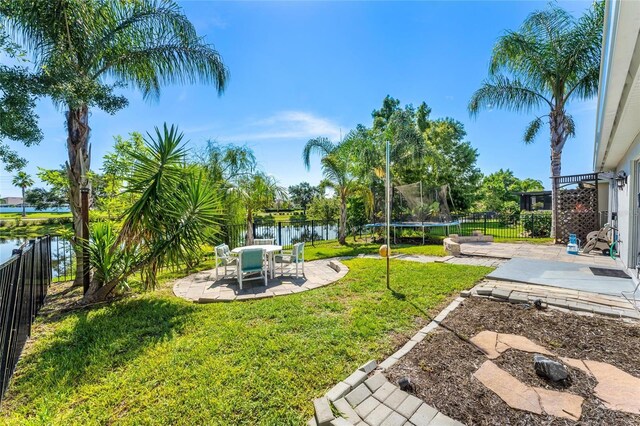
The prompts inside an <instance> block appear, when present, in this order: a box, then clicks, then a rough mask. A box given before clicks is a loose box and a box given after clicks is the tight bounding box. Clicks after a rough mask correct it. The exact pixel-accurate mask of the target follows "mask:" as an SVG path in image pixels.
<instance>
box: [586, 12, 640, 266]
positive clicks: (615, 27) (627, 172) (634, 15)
mask: <svg viewBox="0 0 640 426" xmlns="http://www.w3.org/2000/svg"><path fill="white" fill-rule="evenodd" d="M605 7H606V14H605V24H604V40H603V49H602V62H601V67H600V88H599V92H598V103H597V117H596V137H595V147H594V161H593V167H594V170H595V171H597V172H609V173H608V176H609V177H610V178H611V181H610V187H609V197H608V198H609V199H608V210H609V217H608V220H609V222H611V223H613V224H614V225H615V226H617V227H618V229H619V239H620V241H621V242H620V246H619V251H620V259H621V260H622V262H623V263H624V264H625V265H626V266H627V267H628V268H631V269H633V268H636V266H637V265H638V263H639V260H640V258H639V253H640V72H639V66H640V38H639V34H640V1H621V0H607V2H606V6H605ZM601 175H602V176H604V175H605V173H603V174H601Z"/></svg>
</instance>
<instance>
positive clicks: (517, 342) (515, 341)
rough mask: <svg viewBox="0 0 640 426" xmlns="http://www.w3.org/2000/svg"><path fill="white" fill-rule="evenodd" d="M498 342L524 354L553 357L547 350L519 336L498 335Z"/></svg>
mask: <svg viewBox="0 0 640 426" xmlns="http://www.w3.org/2000/svg"><path fill="white" fill-rule="evenodd" d="M498 342H500V343H504V344H505V345H507V346H509V347H511V348H513V349H517V350H520V351H523V352H531V353H539V354H544V355H553V354H552V353H551V352H549V351H548V350H547V349H546V348H544V347H542V346H540V345H538V344H536V343H533V342H532V341H531V340H529V339H527V338H526V337H524V336H518V335H516V334H502V333H499V334H498Z"/></svg>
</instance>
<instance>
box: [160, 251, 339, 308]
mask: <svg viewBox="0 0 640 426" xmlns="http://www.w3.org/2000/svg"><path fill="white" fill-rule="evenodd" d="M330 264H333V266H334V268H335V269H334V268H332V267H331V266H329V265H330ZM223 269H224V268H222V267H220V268H219V271H218V272H219V273H220V276H221V277H222V274H223V273H224V271H223ZM336 269H337V270H336ZM304 271H305V275H304V276H302V275H301V276H300V278H296V277H295V276H293V275H284V276H280V275H279V271H278V270H276V277H275V278H274V279H270V280H269V282H268V285H267V286H266V287H265V285H264V284H263V282H262V281H260V280H252V281H246V282H244V283H243V289H242V290H240V289H239V288H238V282H237V281H236V279H235V278H225V279H220V280H218V281H216V271H215V269H209V270H206V271H202V272H198V273H195V274H192V275H189V276H187V277H184V278H181V279H179V280H176V281H175V283H174V284H173V293H174V294H175V295H176V296H178V297H182V298H183V299H187V300H189V301H192V302H197V303H211V302H230V301H233V300H250V299H262V298H265V297H275V296H284V295H287V294H293V293H300V292H302V291H306V290H312V289H314V288H318V287H323V286H325V285H328V284H331V283H333V282H335V281H337V280H339V279H340V278H342V277H344V276H345V275H346V274H347V272H349V268H347V267H346V266H345V265H344V264H342V263H341V262H340V261H338V260H336V259H324V260H314V261H311V262H305V264H304Z"/></svg>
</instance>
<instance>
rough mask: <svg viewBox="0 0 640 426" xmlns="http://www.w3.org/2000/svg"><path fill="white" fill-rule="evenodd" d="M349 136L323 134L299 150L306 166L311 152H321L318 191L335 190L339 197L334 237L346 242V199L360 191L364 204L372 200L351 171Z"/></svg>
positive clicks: (308, 163) (367, 190)
mask: <svg viewBox="0 0 640 426" xmlns="http://www.w3.org/2000/svg"><path fill="white" fill-rule="evenodd" d="M350 141H351V139H350V137H349V135H347V137H346V138H345V141H343V142H340V143H333V142H331V141H330V140H329V139H327V138H325V137H319V138H315V139H310V140H309V141H308V142H307V144H306V145H305V147H304V150H303V152H302V159H303V161H304V164H305V166H306V167H307V169H309V168H310V167H311V154H313V153H318V154H319V155H321V157H322V158H321V159H320V163H321V165H322V174H323V175H324V179H323V180H322V182H320V189H321V192H324V190H325V188H331V189H333V190H334V191H335V193H336V195H337V197H338V199H339V200H340V221H339V224H338V241H339V242H340V244H343V245H344V244H346V243H347V200H348V199H349V197H350V196H351V195H354V194H360V195H362V196H363V197H364V198H365V200H366V201H367V206H370V205H371V204H372V201H371V191H370V190H369V188H367V187H366V186H364V185H362V184H360V182H359V181H358V179H357V177H356V176H355V174H354V172H353V162H352V159H351V154H352V153H351V152H350V150H349V147H350V146H351V142H350Z"/></svg>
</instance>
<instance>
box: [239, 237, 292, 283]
mask: <svg viewBox="0 0 640 426" xmlns="http://www.w3.org/2000/svg"><path fill="white" fill-rule="evenodd" d="M256 248H260V249H263V250H264V251H265V252H266V254H267V262H268V265H269V276H270V278H271V279H273V278H274V276H275V270H276V268H275V261H274V256H275V254H276V253H279V252H281V251H282V246H277V245H272V244H269V245H253V246H240V247H236V248H234V249H233V250H231V253H233V254H236V255H237V254H240V252H241V251H243V250H248V249H256Z"/></svg>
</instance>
